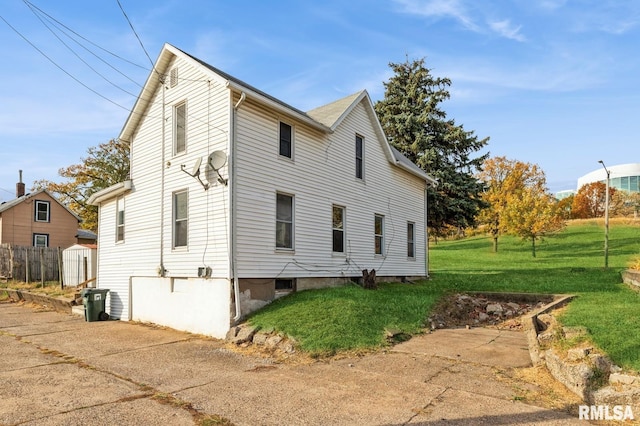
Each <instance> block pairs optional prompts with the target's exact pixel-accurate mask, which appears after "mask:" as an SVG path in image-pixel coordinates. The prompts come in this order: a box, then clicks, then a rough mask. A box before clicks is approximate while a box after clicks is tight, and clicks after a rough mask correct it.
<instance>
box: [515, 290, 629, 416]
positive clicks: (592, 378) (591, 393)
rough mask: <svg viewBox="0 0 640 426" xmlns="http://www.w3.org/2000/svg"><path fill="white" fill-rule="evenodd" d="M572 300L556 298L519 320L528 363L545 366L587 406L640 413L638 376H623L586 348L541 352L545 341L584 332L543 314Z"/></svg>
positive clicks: (568, 297)
mask: <svg viewBox="0 0 640 426" xmlns="http://www.w3.org/2000/svg"><path fill="white" fill-rule="evenodd" d="M573 297H574V296H562V297H559V298H558V299H557V300H554V301H553V302H551V303H549V304H548V305H546V306H544V307H543V308H542V309H540V310H539V311H537V312H535V313H533V314H531V315H529V316H528V317H527V318H525V320H524V321H523V323H524V325H525V330H526V333H527V339H528V342H529V353H530V355H531V360H532V362H533V363H534V364H543V365H545V366H546V368H547V370H549V372H550V373H551V375H552V376H553V377H554V378H555V379H556V380H558V381H559V382H560V383H562V384H563V385H565V387H566V388H567V389H569V390H570V391H572V392H573V393H575V394H576V395H578V396H579V397H580V398H582V400H583V401H585V402H586V403H588V404H593V405H630V406H632V407H633V411H634V412H636V413H640V376H637V375H633V374H625V373H623V372H622V369H621V368H620V367H619V366H617V365H615V364H613V363H612V362H611V361H610V360H609V359H608V358H607V357H606V356H604V355H602V354H599V353H597V352H596V351H594V349H593V348H592V347H589V346H586V345H580V346H578V347H573V348H570V349H568V350H566V351H559V350H557V349H554V348H550V349H543V347H544V346H546V345H544V343H545V342H547V343H551V342H552V341H553V340H554V339H557V338H559V337H560V338H566V339H570V338H572V337H575V336H577V335H579V334H580V333H586V330H584V329H579V328H569V327H560V326H559V325H558V324H556V323H555V320H554V318H552V317H551V316H550V315H547V314H548V313H549V312H551V311H553V310H555V309H558V308H559V307H561V306H564V305H565V304H567V303H568V302H569V301H570V300H571V299H572V298H573Z"/></svg>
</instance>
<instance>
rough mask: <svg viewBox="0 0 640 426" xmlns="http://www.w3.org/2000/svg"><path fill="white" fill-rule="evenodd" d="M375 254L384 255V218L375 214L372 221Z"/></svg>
mask: <svg viewBox="0 0 640 426" xmlns="http://www.w3.org/2000/svg"><path fill="white" fill-rule="evenodd" d="M374 233H375V239H376V242H375V246H376V254H384V216H382V215H379V214H377V215H376V216H375V220H374Z"/></svg>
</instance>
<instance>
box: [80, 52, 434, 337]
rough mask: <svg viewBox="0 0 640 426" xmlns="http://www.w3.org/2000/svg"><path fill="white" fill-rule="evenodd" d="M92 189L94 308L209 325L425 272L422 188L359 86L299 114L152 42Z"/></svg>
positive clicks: (222, 325)
mask: <svg viewBox="0 0 640 426" xmlns="http://www.w3.org/2000/svg"><path fill="white" fill-rule="evenodd" d="M120 139H121V140H124V141H127V142H129V143H130V144H131V173H130V180H128V181H126V182H122V183H120V184H118V185H114V186H112V187H110V188H107V189H105V190H102V191H100V192H98V193H96V194H95V195H94V196H93V197H92V198H91V200H90V202H91V203H93V204H95V205H98V206H99V207H100V208H99V229H98V235H99V237H98V238H99V240H98V247H99V248H98V279H97V286H98V287H100V288H108V289H110V290H111V291H110V313H111V316H112V317H114V318H120V319H122V320H137V321H149V322H154V323H158V324H162V325H166V326H170V327H173V328H176V329H181V330H187V331H191V332H195V333H201V334H205V335H210V336H215V337H222V336H224V335H225V334H226V332H227V331H228V329H229V327H230V325H231V324H233V323H234V322H235V321H237V320H239V319H240V318H241V317H243V316H244V315H246V314H247V313H249V312H250V311H251V310H252V309H255V308H256V307H258V306H262V305H264V304H265V303H267V302H268V301H270V300H273V299H274V298H276V297H279V296H280V295H281V294H286V293H287V292H290V291H296V290H298V291H299V290H304V289H309V288H315V287H323V286H329V285H339V284H343V283H345V282H347V281H349V280H352V279H358V278H360V277H362V270H364V269H367V270H371V269H375V270H376V273H377V276H378V279H379V280H403V279H416V278H424V277H426V276H427V271H428V265H427V244H426V232H425V228H426V212H427V209H426V207H427V206H426V189H427V185H431V184H435V181H434V180H433V179H432V178H431V177H429V176H428V175H426V174H425V173H424V172H423V171H422V170H420V169H419V168H418V167H417V166H415V165H414V164H413V163H411V162H410V161H408V160H407V159H406V158H405V157H403V156H402V155H401V154H400V153H399V152H398V151H396V150H395V149H393V148H392V147H391V146H390V145H389V144H388V143H387V140H386V138H385V135H384V133H383V131H382V128H381V126H380V124H379V122H378V120H377V118H376V114H375V112H374V109H373V105H372V103H371V99H370V98H369V95H368V94H367V92H366V91H362V92H359V93H356V94H354V95H351V96H348V97H346V98H343V99H340V100H338V101H336V102H333V103H331V104H329V105H325V106H323V107H320V108H317V109H314V110H312V111H308V112H306V113H305V112H302V111H300V110H298V109H296V108H294V107H292V106H289V105H287V104H285V103H284V102H282V101H280V100H278V99H275V98H274V97H272V96H270V95H268V94H266V93H264V92H262V91H260V90H258V89H256V88H254V87H252V86H250V85H248V84H246V83H244V82H242V81H240V80H238V79H236V78H234V77H232V76H230V75H228V74H226V73H224V72H222V71H220V70H218V69H216V68H214V67H212V66H210V65H208V64H206V63H204V62H202V61H201V60H199V59H197V58H194V57H192V56H190V55H189V54H187V53H185V52H183V51H181V50H179V49H177V48H175V47H174V46H171V45H169V44H166V45H165V46H164V47H163V49H162V51H161V53H160V56H159V58H158V60H157V62H156V64H155V67H154V69H153V71H152V72H151V74H150V76H149V78H148V80H147V82H146V83H145V86H144V88H143V89H142V92H141V94H140V97H139V99H138V100H137V102H136V104H135V106H134V108H133V110H132V112H131V114H130V116H129V118H128V119H127V121H126V123H125V125H124V128H123V129H122V132H121V134H120Z"/></svg>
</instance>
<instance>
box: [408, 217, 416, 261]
mask: <svg viewBox="0 0 640 426" xmlns="http://www.w3.org/2000/svg"><path fill="white" fill-rule="evenodd" d="M407 258H408V259H412V260H413V259H415V258H416V223H415V222H411V221H409V222H407Z"/></svg>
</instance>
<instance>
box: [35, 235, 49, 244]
mask: <svg viewBox="0 0 640 426" xmlns="http://www.w3.org/2000/svg"><path fill="white" fill-rule="evenodd" d="M33 246H34V247H49V234H33Z"/></svg>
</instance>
